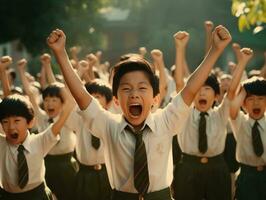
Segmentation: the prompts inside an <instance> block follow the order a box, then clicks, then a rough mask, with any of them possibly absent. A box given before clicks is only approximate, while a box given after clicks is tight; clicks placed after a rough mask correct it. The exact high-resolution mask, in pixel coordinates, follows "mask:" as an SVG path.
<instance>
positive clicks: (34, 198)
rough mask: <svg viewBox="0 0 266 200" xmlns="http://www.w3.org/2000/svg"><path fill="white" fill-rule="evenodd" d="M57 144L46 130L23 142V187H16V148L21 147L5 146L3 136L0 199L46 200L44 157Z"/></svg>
mask: <svg viewBox="0 0 266 200" xmlns="http://www.w3.org/2000/svg"><path fill="white" fill-rule="evenodd" d="M58 141H59V136H54V134H53V133H52V132H51V128H50V127H49V128H48V129H47V130H46V131H44V132H42V133H39V134H38V135H35V134H30V133H29V132H28V135H27V137H26V139H25V141H24V142H23V144H22V145H23V148H24V150H23V152H24V156H25V159H26V160H25V163H27V168H26V169H27V171H28V173H27V177H28V180H27V181H26V182H25V184H24V186H23V187H21V186H20V184H19V175H18V174H19V172H18V169H19V166H18V164H19V161H18V154H19V153H18V151H19V150H18V149H19V148H20V146H21V145H11V144H9V143H7V141H6V138H5V137H4V136H0V149H1V154H0V176H1V177H0V185H1V187H2V188H1V189H0V199H3V200H29V199H31V200H50V199H52V197H51V192H50V191H49V189H48V188H47V187H46V185H45V179H44V176H45V166H44V157H45V156H46V154H47V153H48V152H49V150H50V149H51V148H52V147H53V146H54V145H55V144H56V143H57V142H58Z"/></svg>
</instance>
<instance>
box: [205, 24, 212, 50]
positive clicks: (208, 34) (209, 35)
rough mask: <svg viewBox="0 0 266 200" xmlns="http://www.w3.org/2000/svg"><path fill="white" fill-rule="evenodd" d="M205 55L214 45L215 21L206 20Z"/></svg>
mask: <svg viewBox="0 0 266 200" xmlns="http://www.w3.org/2000/svg"><path fill="white" fill-rule="evenodd" d="M204 28H205V55H206V54H207V53H208V52H209V50H210V48H211V45H212V30H213V22H212V21H205V22H204Z"/></svg>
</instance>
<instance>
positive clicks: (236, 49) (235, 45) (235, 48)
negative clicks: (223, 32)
mask: <svg viewBox="0 0 266 200" xmlns="http://www.w3.org/2000/svg"><path fill="white" fill-rule="evenodd" d="M232 49H233V51H234V53H235V56H236V60H237V61H239V59H240V57H241V55H240V50H241V47H240V45H239V44H238V43H235V42H234V43H233V44H232Z"/></svg>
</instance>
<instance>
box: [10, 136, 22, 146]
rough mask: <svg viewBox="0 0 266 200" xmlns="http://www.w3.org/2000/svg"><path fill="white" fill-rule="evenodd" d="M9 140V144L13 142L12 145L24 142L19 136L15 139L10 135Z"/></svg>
mask: <svg viewBox="0 0 266 200" xmlns="http://www.w3.org/2000/svg"><path fill="white" fill-rule="evenodd" d="M7 142H8V143H9V144H12V145H16V144H20V143H22V142H21V141H20V139H19V138H16V139H15V138H10V137H8V138H7Z"/></svg>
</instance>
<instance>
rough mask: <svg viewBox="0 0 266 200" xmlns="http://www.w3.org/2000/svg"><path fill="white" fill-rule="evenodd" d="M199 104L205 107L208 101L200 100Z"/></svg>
mask: <svg viewBox="0 0 266 200" xmlns="http://www.w3.org/2000/svg"><path fill="white" fill-rule="evenodd" d="M199 104H200V105H203V106H204V105H206V104H207V100H205V99H200V100H199Z"/></svg>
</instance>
